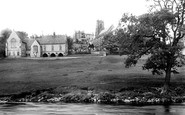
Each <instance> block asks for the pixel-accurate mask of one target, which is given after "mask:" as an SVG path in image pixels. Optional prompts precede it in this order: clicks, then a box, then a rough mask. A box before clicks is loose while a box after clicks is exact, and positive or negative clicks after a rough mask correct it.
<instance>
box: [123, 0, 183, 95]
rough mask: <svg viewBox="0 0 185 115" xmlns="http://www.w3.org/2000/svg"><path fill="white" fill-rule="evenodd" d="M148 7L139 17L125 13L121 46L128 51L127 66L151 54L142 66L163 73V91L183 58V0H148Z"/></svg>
mask: <svg viewBox="0 0 185 115" xmlns="http://www.w3.org/2000/svg"><path fill="white" fill-rule="evenodd" d="M150 1H151V3H154V4H152V5H151V8H152V9H151V10H150V12H149V13H146V14H143V15H141V16H138V17H136V16H133V15H128V14H124V15H123V17H122V19H121V26H122V29H123V31H124V32H123V35H122V39H123V40H122V47H123V49H124V48H125V49H127V50H128V49H129V51H130V53H129V55H128V58H127V59H126V61H125V64H126V67H129V66H131V65H135V64H136V63H137V61H138V59H140V58H141V56H143V55H150V56H149V58H148V59H147V61H146V63H145V64H144V66H143V69H147V70H151V71H152V73H153V74H163V73H165V82H164V87H163V92H166V91H168V88H169V84H170V78H171V74H172V73H178V71H177V70H178V67H181V66H182V65H183V64H184V62H185V59H184V57H183V55H182V52H181V51H182V48H183V46H182V44H181V42H182V39H183V38H184V35H185V33H184V30H185V26H184V18H185V17H184V15H185V14H184V13H185V0H150Z"/></svg>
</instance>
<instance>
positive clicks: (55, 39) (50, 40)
mask: <svg viewBox="0 0 185 115" xmlns="http://www.w3.org/2000/svg"><path fill="white" fill-rule="evenodd" d="M36 40H37V41H38V42H39V44H41V45H47V44H65V43H66V36H64V35H56V36H43V37H41V38H36Z"/></svg>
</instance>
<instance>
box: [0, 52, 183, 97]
mask: <svg viewBox="0 0 185 115" xmlns="http://www.w3.org/2000/svg"><path fill="white" fill-rule="evenodd" d="M77 57H78V58H74V59H56V60H49V59H48V60H47V59H45V60H33V59H2V60H0V95H7V94H15V93H20V92H25V91H33V90H39V89H46V88H55V91H59V92H60V90H62V87H71V86H72V87H78V88H82V89H83V88H91V89H96V90H111V91H120V90H122V89H124V88H133V87H152V86H162V84H163V81H164V77H163V76H158V75H155V76H153V75H152V74H151V72H149V71H143V70H142V64H143V63H144V59H143V60H140V61H139V63H138V64H137V66H135V67H131V68H125V67H124V64H123V62H124V56H111V55H110V56H106V57H98V56H89V55H81V56H80V55H78V56H77ZM180 72H181V73H180V74H178V75H172V80H171V81H172V85H174V84H176V83H178V84H184V83H185V78H184V76H185V67H182V68H180Z"/></svg>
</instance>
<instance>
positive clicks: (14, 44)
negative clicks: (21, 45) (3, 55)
mask: <svg viewBox="0 0 185 115" xmlns="http://www.w3.org/2000/svg"><path fill="white" fill-rule="evenodd" d="M10 42H11V48H16V39H15V38H12V39H11V41H10Z"/></svg>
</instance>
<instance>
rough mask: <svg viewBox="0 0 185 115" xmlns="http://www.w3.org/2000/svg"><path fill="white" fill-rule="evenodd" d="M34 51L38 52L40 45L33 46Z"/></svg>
mask: <svg viewBox="0 0 185 115" xmlns="http://www.w3.org/2000/svg"><path fill="white" fill-rule="evenodd" d="M33 52H36V53H37V52H38V46H37V45H34V46H33Z"/></svg>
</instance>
